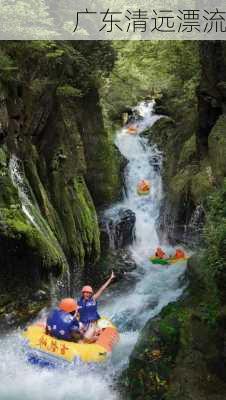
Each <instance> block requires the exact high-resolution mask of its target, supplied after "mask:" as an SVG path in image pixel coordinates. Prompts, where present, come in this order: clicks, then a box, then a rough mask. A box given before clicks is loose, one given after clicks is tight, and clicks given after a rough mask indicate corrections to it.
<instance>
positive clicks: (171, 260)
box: [149, 256, 189, 265]
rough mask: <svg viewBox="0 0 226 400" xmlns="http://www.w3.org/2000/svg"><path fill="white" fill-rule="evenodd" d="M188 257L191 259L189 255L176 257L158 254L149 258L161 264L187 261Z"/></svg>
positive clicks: (154, 262) (153, 262)
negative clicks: (164, 256) (158, 255)
mask: <svg viewBox="0 0 226 400" xmlns="http://www.w3.org/2000/svg"><path fill="white" fill-rule="evenodd" d="M188 259H189V256H185V257H181V258H175V257H170V258H159V257H156V256H152V257H150V258H149V260H150V261H151V262H152V264H159V265H171V264H176V263H177V262H182V261H186V260H188Z"/></svg>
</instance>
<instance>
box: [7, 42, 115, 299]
mask: <svg viewBox="0 0 226 400" xmlns="http://www.w3.org/2000/svg"><path fill="white" fill-rule="evenodd" d="M1 51H2V53H3V54H4V55H5V56H6V58H7V60H8V61H9V63H10V65H11V63H12V64H13V66H14V72H13V73H10V72H9V74H8V75H7V76H6V75H4V79H3V76H2V75H1V77H0V79H1V82H0V83H1V85H2V86H1V88H2V87H4V99H5V102H4V104H5V106H4V107H5V111H6V110H7V111H6V112H4V113H1V112H0V123H1V126H4V129H6V137H4V138H3V139H4V140H3V142H4V143H3V145H2V146H1V147H0V254H1V257H0V268H1V272H0V275H1V277H2V280H1V284H0V285H1V289H2V294H3V295H4V294H5V292H6V293H7V291H10V293H11V295H12V296H11V299H12V301H14V300H15V298H16V297H17V293H18V292H17V291H16V289H15V288H16V287H20V293H21V296H22V295H25V293H26V292H29V296H32V291H33V292H34V291H37V290H38V289H39V288H42V287H43V285H45V284H47V285H49V281H50V276H51V275H55V276H57V277H58V278H60V279H63V280H64V277H65V279H67V281H68V275H69V273H70V271H71V273H72V274H76V276H77V277H81V275H82V274H84V272H85V268H87V267H89V268H92V267H93V266H94V265H95V263H96V262H97V261H98V259H99V257H100V233H99V226H98V221H97V213H96V209H95V206H97V205H98V206H102V205H103V204H105V203H108V202H110V201H111V200H112V199H113V198H115V197H116V193H117V192H118V191H119V187H120V173H119V168H120V160H119V158H118V155H117V153H116V152H115V150H114V147H113V145H112V142H111V138H110V137H109V134H108V132H107V130H106V129H105V127H104V124H103V119H102V110H101V107H100V105H99V94H98V89H97V88H98V86H99V83H100V78H101V75H102V74H106V73H108V72H109V71H110V70H111V68H112V66H113V62H114V52H113V50H112V48H111V46H109V44H108V43H95V44H94V45H93V44H92V49H90V45H89V43H88V42H87V43H83V44H82V46H80V44H79V43H69V42H68V43H66V42H65V43H64V42H62V43H54V42H48V41H47V42H40V41H36V42H23V43H22V42H21V43H17V44H15V43H14V42H11V43H4V44H2V46H1ZM1 90H2V89H1ZM3 114H4V115H3ZM6 116H7V123H6ZM0 143H1V144H2V137H1V138H0ZM10 159H11V160H12V159H13V160H14V161H15V160H16V164H17V165H16V168H17V169H18V171H16V172H15V171H13V169H14V167H15V165H14V164H15V162H14V164H13V163H11V164H10V163H9V160H10ZM90 193H91V194H90ZM64 272H66V274H64ZM64 283H65V282H64ZM73 284H77V285H78V284H79V281H78V280H77V281H76V282H74V281H73ZM28 288H29V290H28ZM48 294H49V291H48ZM29 296H28V297H29Z"/></svg>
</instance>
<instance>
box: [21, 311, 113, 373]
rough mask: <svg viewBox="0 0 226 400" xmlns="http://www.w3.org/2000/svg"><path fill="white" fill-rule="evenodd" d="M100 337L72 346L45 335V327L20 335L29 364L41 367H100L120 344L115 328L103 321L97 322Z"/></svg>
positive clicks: (41, 324)
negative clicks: (65, 365)
mask: <svg viewBox="0 0 226 400" xmlns="http://www.w3.org/2000/svg"><path fill="white" fill-rule="evenodd" d="M98 328H99V329H100V334H99V337H98V339H97V341H96V342H95V343H91V344H87V343H75V342H69V341H65V340H59V339H56V338H54V337H52V336H50V335H47V334H46V333H45V324H44V323H40V322H39V323H36V324H34V325H31V326H29V327H28V328H27V329H26V330H25V331H24V333H23V338H24V346H25V350H26V354H27V357H28V361H29V362H30V363H32V364H39V365H40V366H48V367H56V366H57V365H58V366H60V365H61V366H62V365H64V364H71V365H78V364H80V363H100V362H103V361H105V360H106V359H107V358H108V357H109V356H110V354H111V353H112V350H113V348H114V346H115V345H116V344H117V343H118V341H119V333H118V330H117V328H116V327H115V326H114V325H113V324H112V323H111V321H110V320H108V319H106V318H101V319H100V320H99V321H98Z"/></svg>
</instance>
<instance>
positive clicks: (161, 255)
mask: <svg viewBox="0 0 226 400" xmlns="http://www.w3.org/2000/svg"><path fill="white" fill-rule="evenodd" d="M155 257H158V258H161V259H165V258H168V256H167V254H166V253H164V251H163V250H162V249H161V247H157V249H156V250H155Z"/></svg>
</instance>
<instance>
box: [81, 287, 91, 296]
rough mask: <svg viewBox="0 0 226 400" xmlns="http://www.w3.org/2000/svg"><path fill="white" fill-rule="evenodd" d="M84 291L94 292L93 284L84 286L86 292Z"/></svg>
mask: <svg viewBox="0 0 226 400" xmlns="http://www.w3.org/2000/svg"><path fill="white" fill-rule="evenodd" d="M84 292H88V293H91V294H93V288H92V287H91V286H89V285H87V286H83V288H82V293H84Z"/></svg>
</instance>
